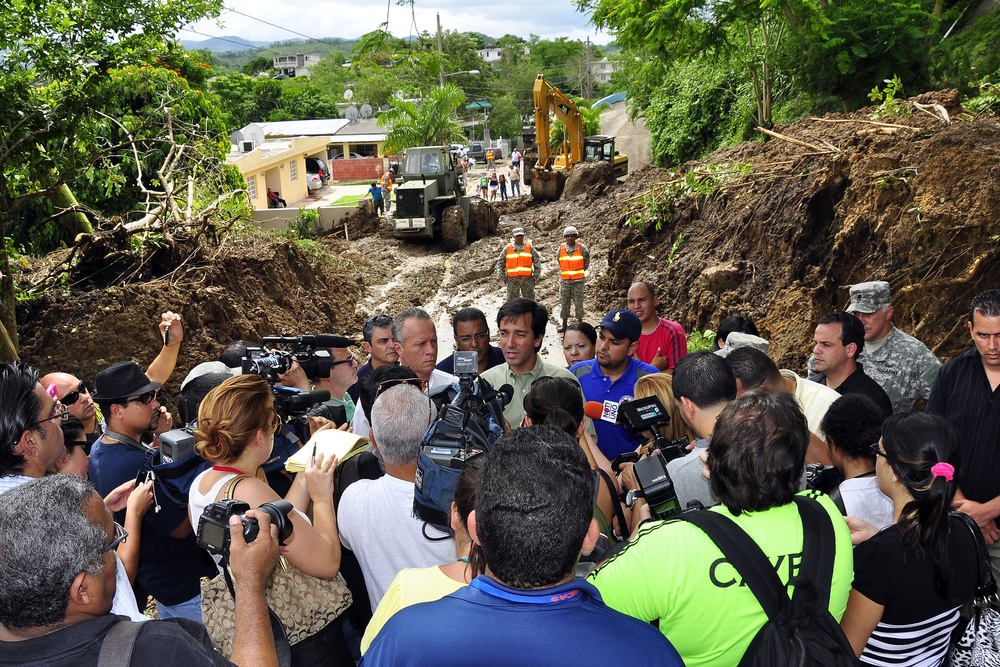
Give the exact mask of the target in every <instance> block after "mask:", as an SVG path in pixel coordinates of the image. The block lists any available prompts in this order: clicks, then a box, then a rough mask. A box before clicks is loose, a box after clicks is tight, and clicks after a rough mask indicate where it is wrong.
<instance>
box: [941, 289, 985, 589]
mask: <svg viewBox="0 0 1000 667" xmlns="http://www.w3.org/2000/svg"><path fill="white" fill-rule="evenodd" d="M969 333H971V334H972V342H973V343H975V347H973V348H971V349H969V350H968V351H966V352H965V353H963V354H961V355H959V356H958V357H956V358H954V359H952V360H951V361H949V362H948V363H946V364H945V365H944V366H942V367H941V370H940V371H939V373H938V377H937V379H936V380H935V381H934V385H933V387H932V388H931V396H930V399H929V400H928V401H927V412H930V413H932V414H936V415H941V416H942V417H944V418H946V419H947V420H948V421H950V422H951V423H952V424H954V425H955V426H956V427H957V428H958V431H959V433H961V434H962V451H961V454H962V465H961V466H959V467H958V471H957V473H958V474H957V480H958V486H959V491H958V493H957V494H955V502H954V509H957V510H959V511H961V512H964V513H966V514H968V515H969V516H971V517H972V518H973V519H975V520H976V522H977V523H979V526H980V528H982V530H983V537H985V538H986V542H987V544H990V545H991V546H990V559H991V560H992V562H993V569H994V570H995V571H998V572H1000V544H998V543H997V541H998V539H1000V528H998V527H997V522H996V519H997V517H998V516H1000V392H998V391H997V389H998V387H1000V290H993V289H991V290H986V291H985V292H981V293H980V294H978V295H977V296H976V297H975V298H973V299H972V305H971V306H970V307H969Z"/></svg>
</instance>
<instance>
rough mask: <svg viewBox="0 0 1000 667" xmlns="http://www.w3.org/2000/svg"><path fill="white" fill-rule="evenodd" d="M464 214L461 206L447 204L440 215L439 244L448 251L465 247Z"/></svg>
mask: <svg viewBox="0 0 1000 667" xmlns="http://www.w3.org/2000/svg"><path fill="white" fill-rule="evenodd" d="M465 243H466V229H465V216H464V215H463V214H462V207H461V206H449V207H448V208H446V209H445V210H444V214H443V215H442V216H441V245H442V246H443V247H444V249H445V250H447V251H448V252H454V251H456V250H460V249H461V248H464V247H465Z"/></svg>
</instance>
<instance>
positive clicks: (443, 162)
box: [392, 146, 497, 252]
mask: <svg viewBox="0 0 1000 667" xmlns="http://www.w3.org/2000/svg"><path fill="white" fill-rule="evenodd" d="M400 175H401V177H402V181H403V182H402V184H400V185H397V186H396V188H395V193H396V217H395V218H393V220H392V235H393V236H395V237H396V238H398V239H426V240H433V241H439V242H440V243H441V246H442V247H443V248H444V249H445V250H448V251H450V252H453V251H455V250H459V249H460V248H464V247H465V245H466V244H467V243H469V242H470V241H477V240H479V239H481V238H485V237H487V236H489V235H490V234H495V233H496V231H497V216H496V213H495V212H494V211H493V207H492V206H491V205H490V203H489V202H487V201H484V200H483V199H482V198H480V197H478V196H473V197H470V196H467V195H466V194H465V184H464V181H465V179H464V177H463V174H462V166H461V165H460V164H458V163H457V160H456V157H455V155H454V153H453V152H452V151H451V148H450V147H449V146H419V147H416V148H407V149H406V151H405V154H404V157H403V160H402V162H401V163H400Z"/></svg>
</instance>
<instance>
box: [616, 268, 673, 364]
mask: <svg viewBox="0 0 1000 667" xmlns="http://www.w3.org/2000/svg"><path fill="white" fill-rule="evenodd" d="M659 304H660V300H659V299H657V298H656V288H655V287H653V284H652V283H649V282H646V281H641V282H636V283H632V286H631V287H629V288H628V309H629V310H631V311H632V312H633V313H635V314H636V317H638V318H639V322H641V323H642V336H640V337H639V347H637V348H636V350H635V352H634V353H633V354H632V356H633V357H635V358H636V359H638V360H639V361H644V362H646V363H647V364H652V365H653V366H656V367H657V368H658V369H659V370H660V371H662V372H664V373H672V372H673V370H674V366H676V365H677V362H678V361H680V360H681V357H683V356H684V355H685V354H687V335H686V334H685V333H684V327H682V326H681V325H680V324H679V323H677V322H674V321H673V320H668V319H667V318H665V317H660V316H659V315H658V314H657V313H656V307H657V306H658V305H659Z"/></svg>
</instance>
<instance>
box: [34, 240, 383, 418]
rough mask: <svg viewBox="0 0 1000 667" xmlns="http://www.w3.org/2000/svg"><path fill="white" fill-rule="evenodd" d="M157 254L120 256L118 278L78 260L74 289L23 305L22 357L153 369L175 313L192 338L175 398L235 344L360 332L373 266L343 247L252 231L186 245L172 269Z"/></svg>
mask: <svg viewBox="0 0 1000 667" xmlns="http://www.w3.org/2000/svg"><path fill="white" fill-rule="evenodd" d="M158 252H163V251H162V249H161V250H153V251H152V252H151V253H147V254H145V255H140V256H135V255H127V254H125V253H123V252H115V253H114V258H115V266H116V271H117V273H115V274H114V275H115V276H120V277H119V278H118V279H117V280H115V279H114V276H113V275H112V273H111V272H110V271H108V270H107V269H102V270H99V271H95V272H91V273H86V271H88V270H89V267H92V266H93V265H94V264H95V262H93V261H91V260H90V259H84V260H83V261H80V262H79V263H75V264H74V266H73V268H72V269H71V270H70V272H69V274H68V279H67V284H71V285H74V287H72V288H70V289H68V290H66V291H58V290H49V291H47V292H45V293H44V294H43V295H42V296H41V297H39V298H37V299H34V300H32V301H30V302H28V303H27V304H25V305H23V306H21V307H19V309H18V313H17V315H18V322H19V323H20V327H19V334H20V340H21V356H22V358H24V359H25V360H27V361H29V362H31V363H33V364H34V365H35V366H37V367H38V368H39V369H41V370H42V372H48V371H52V370H65V371H68V372H71V373H74V374H76V375H78V376H80V377H82V378H88V379H91V378H93V377H94V375H95V374H96V373H97V371H99V370H100V369H101V368H102V367H103V366H104V365H106V364H111V363H114V362H117V361H121V360H123V359H133V360H135V361H136V362H137V363H139V364H140V365H142V366H143V367H145V366H146V365H147V364H148V363H149V362H150V361H152V359H153V358H154V357H155V356H156V354H157V353H158V352H159V349H160V345H161V343H160V341H159V338H158V335H157V331H156V324H157V323H158V322H159V320H160V313H162V312H164V311H166V310H173V311H175V312H178V313H180V314H181V315H182V318H183V322H184V326H185V340H184V343H183V346H182V348H181V354H180V358H179V360H178V362H177V372H176V373H175V375H174V378H173V380H175V381H173V382H171V383H170V384H168V385H167V386H165V387H164V391H165V393H166V397H167V398H168V399H172V398H174V397H175V394H176V392H177V391H178V389H179V386H180V381H181V379H183V377H184V374H186V373H187V371H188V370H189V369H190V368H191V367H193V366H194V365H195V364H197V363H199V362H201V361H204V360H206V359H215V358H217V356H218V354H219V352H221V350H222V348H223V347H224V346H225V345H226V344H227V343H229V342H230V341H232V340H236V339H242V338H247V339H251V340H260V337H261V336H268V335H276V334H280V333H288V334H299V333H326V332H354V331H357V330H358V329H359V328H360V323H359V322H358V321H357V317H356V313H355V304H356V303H357V301H358V300H359V299H360V297H361V295H362V293H363V291H364V283H363V280H362V271H363V270H365V269H366V266H367V263H368V260H367V259H366V258H365V257H364V256H362V255H359V254H357V253H355V252H353V251H351V250H349V249H348V248H347V246H346V244H345V243H344V242H343V241H339V240H336V239H325V240H323V241H322V242H321V243H319V244H317V243H309V242H305V243H303V242H295V241H291V240H288V239H282V238H275V237H270V236H267V235H263V234H251V235H247V236H233V237H231V239H230V240H228V241H227V242H225V243H223V244H221V245H219V246H214V247H210V246H204V247H202V246H195V245H193V244H179V245H178V246H176V247H175V248H174V249H173V253H174V254H177V255H182V256H183V257H184V259H183V260H182V261H180V262H177V263H175V264H173V266H172V268H171V270H169V271H151V270H150V268H149V267H151V266H152V265H153V262H152V261H151V258H152V257H153V256H154V255H155V254H156V253H158ZM331 257H336V258H337V259H336V260H335V261H331V259H330V258H331ZM47 259H48V261H45V262H41V263H39V264H38V265H37V266H36V268H35V269H34V270H33V271H29V272H27V273H25V274H22V275H21V276H19V282H20V284H21V285H22V286H24V287H30V286H31V285H32V284H33V282H36V281H38V280H41V279H43V277H44V276H45V275H46V274H47V273H48V270H49V268H50V266H51V265H52V259H53V257H51V256H50V257H49V258H47ZM136 275H138V276H139V279H138V280H131V278H132V277H134V276H136ZM126 281H127V284H121V283H123V282H126ZM116 283H118V284H116ZM171 402H172V401H171Z"/></svg>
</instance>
